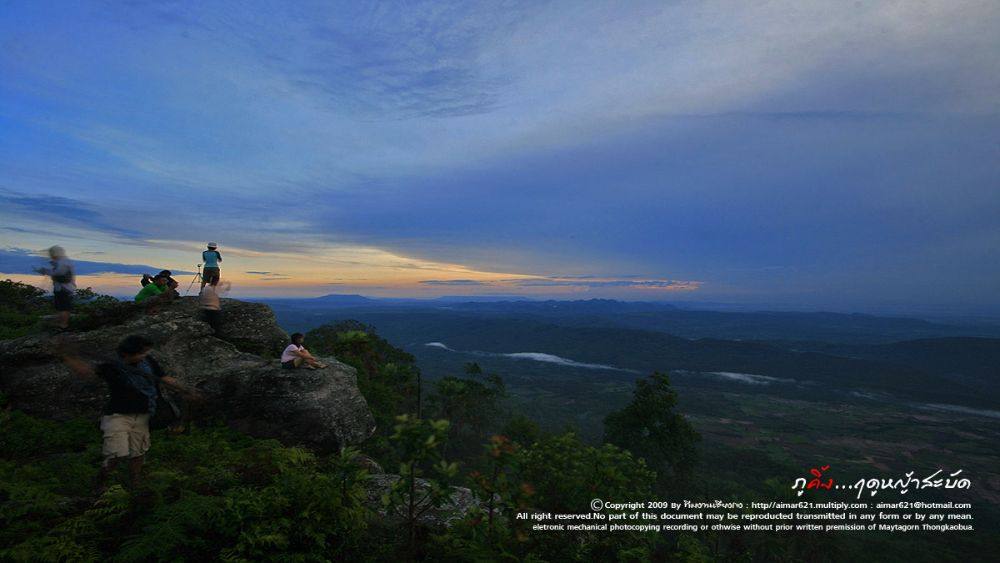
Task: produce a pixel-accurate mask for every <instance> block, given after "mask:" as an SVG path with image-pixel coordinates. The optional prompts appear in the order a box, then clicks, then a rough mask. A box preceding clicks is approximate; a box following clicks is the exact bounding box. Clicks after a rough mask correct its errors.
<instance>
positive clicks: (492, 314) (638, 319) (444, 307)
mask: <svg viewBox="0 0 1000 563" xmlns="http://www.w3.org/2000/svg"><path fill="white" fill-rule="evenodd" d="M260 301H262V302H264V303H267V304H268V305H271V306H272V307H273V308H274V309H275V310H276V311H281V310H290V309H294V310H298V311H299V312H300V313H301V314H304V315H308V316H311V317H321V316H323V314H322V312H323V311H325V310H330V309H343V308H357V309H358V313H357V314H358V315H364V314H367V313H376V312H379V311H381V312H387V311H391V310H393V309H396V310H398V309H400V308H406V309H409V310H411V311H410V313H420V314H424V313H448V314H451V315H454V316H470V317H483V318H532V319H535V320H538V321H541V322H547V323H552V324H558V325H562V326H604V327H618V328H633V329H642V330H652V331H656V332H661V333H666V334H672V335H675V336H681V337H684V338H719V339H725V340H757V341H787V342H789V343H790V342H793V341H805V342H810V341H811V342H812V343H816V342H825V343H832V344H858V345H866V344H888V343H891V342H897V341H903V340H918V339H922V338H946V337H983V338H1000V325H986V324H979V325H954V324H945V323H939V322H931V321H927V320H923V319H915V318H906V317H884V316H875V315H864V314H845V313H829V312H814V313H800V312H773V311H757V312H734V311H705V310H696V309H681V308H678V307H676V306H674V305H671V304H668V303H657V302H629V301H616V300H611V299H589V300H573V301H556V300H547V301H532V300H521V301H511V300H502V301H491V300H485V301H451V298H442V299H440V300H436V299H435V300H427V299H373V298H368V297H363V296H360V295H328V296H324V297H318V298H312V299H266V300H260Z"/></svg>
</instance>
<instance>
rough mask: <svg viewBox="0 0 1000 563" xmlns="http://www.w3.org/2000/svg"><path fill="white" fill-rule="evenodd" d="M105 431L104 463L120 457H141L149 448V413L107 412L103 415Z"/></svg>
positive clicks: (102, 429)
mask: <svg viewBox="0 0 1000 563" xmlns="http://www.w3.org/2000/svg"><path fill="white" fill-rule="evenodd" d="M101 432H103V433H104V446H103V447H102V448H101V453H102V454H103V455H104V464H105V465H107V464H108V462H109V461H110V460H112V459H114V458H118V457H139V456H141V455H143V454H145V453H146V451H147V450H149V414H106V415H104V416H102V417H101Z"/></svg>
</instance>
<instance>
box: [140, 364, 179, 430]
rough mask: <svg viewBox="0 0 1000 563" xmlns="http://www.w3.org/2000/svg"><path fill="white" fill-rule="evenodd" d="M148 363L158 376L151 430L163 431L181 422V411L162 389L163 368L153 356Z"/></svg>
mask: <svg viewBox="0 0 1000 563" xmlns="http://www.w3.org/2000/svg"><path fill="white" fill-rule="evenodd" d="M146 362H147V363H148V364H149V367H150V368H152V370H153V374H154V375H156V412H155V413H153V416H151V417H149V429H150V430H162V429H164V428H168V427H170V426H173V425H174V424H176V423H178V422H180V420H181V409H180V407H178V406H177V404H176V403H174V401H173V399H171V398H170V397H168V396H166V395H164V394H163V390H162V389H161V388H160V378H161V377H163V375H164V374H163V368H161V367H160V364H159V363H158V362H157V361H156V359H155V358H153V357H152V356H146Z"/></svg>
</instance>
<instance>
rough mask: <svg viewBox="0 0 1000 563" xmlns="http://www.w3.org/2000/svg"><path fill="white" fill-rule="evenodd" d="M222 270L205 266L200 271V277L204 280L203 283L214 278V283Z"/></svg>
mask: <svg viewBox="0 0 1000 563" xmlns="http://www.w3.org/2000/svg"><path fill="white" fill-rule="evenodd" d="M221 273H222V271H221V270H220V269H219V268H209V267H208V266H205V268H204V269H203V270H202V271H201V279H203V280H205V283H212V281H213V280H214V281H215V282H216V283H218V281H219V275H220V274H221Z"/></svg>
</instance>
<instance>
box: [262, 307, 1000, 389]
mask: <svg viewBox="0 0 1000 563" xmlns="http://www.w3.org/2000/svg"><path fill="white" fill-rule="evenodd" d="M276 314H277V315H278V319H279V322H280V323H281V324H282V325H283V326H285V327H286V328H288V329H289V330H303V329H306V328H310V326H306V325H311V326H318V325H319V324H322V323H324V322H330V321H333V320H343V319H348V318H350V319H356V320H360V321H362V322H365V323H368V324H371V325H373V326H374V327H375V329H376V330H377V332H378V333H379V334H380V335H382V336H383V337H385V338H387V339H389V340H391V341H393V342H397V343H399V345H402V346H403V347H404V348H406V349H407V350H408V351H410V352H411V353H414V354H417V356H418V359H419V357H420V356H421V353H422V350H421V347H423V346H424V345H425V344H426V343H428V342H442V343H445V344H446V345H447V346H448V347H450V348H453V349H455V350H477V351H482V352H491V353H503V354H509V353H523V352H537V353H545V354H552V355H555V356H559V357H562V358H567V359H570V360H573V361H575V362H586V363H593V364H604V365H611V366H618V367H620V368H625V369H630V370H637V371H639V372H645V373H648V372H652V371H654V370H686V371H698V372H735V373H746V374H754V375H761V376H767V377H777V378H782V379H793V380H796V381H809V382H813V383H815V384H819V386H817V387H816V388H815V392H816V393H818V396H822V395H823V393H824V391H823V389H824V388H825V387H830V388H836V389H840V390H850V389H868V390H876V391H879V392H883V393H888V394H892V395H897V396H901V397H908V398H910V399H921V400H927V401H947V402H955V403H958V404H964V405H969V406H976V407H995V405H996V403H997V389H998V386H997V385H996V382H995V380H987V379H983V378H980V377H977V376H976V375H975V374H974V373H972V372H966V371H964V370H960V369H959V368H961V367H963V366H964V365H965V364H961V363H959V364H949V363H948V361H947V358H949V357H954V354H953V355H952V356H947V357H942V358H941V359H939V360H938V361H936V362H927V363H925V364H923V365H921V364H920V362H919V361H918V360H919V359H918V357H917V356H915V355H913V354H912V353H911V354H910V355H909V356H907V355H906V354H904V351H905V350H904V351H899V352H894V351H895V350H896V349H894V348H891V347H889V348H885V349H879V348H878V347H871V348H872V351H870V352H868V354H869V355H868V356H865V357H862V354H861V353H860V352H857V351H853V350H854V348H851V347H845V346H842V348H843V351H842V352H841V353H843V354H845V355H838V354H837V353H835V352H837V351H838V350H840V348H837V347H833V346H831V347H828V348H829V349H823V350H794V349H789V348H787V347H785V346H782V345H780V344H770V343H766V342H755V341H738V340H728V339H720V338H696V339H689V338H681V337H678V336H672V335H669V334H664V333H662V332H657V331H652V330H642V329H633V328H622V327H617V326H607V325H605V326H566V325H560V324H555V323H553V322H548V321H547V320H545V319H540V318H538V317H534V316H515V315H509V314H505V315H488V314H482V313H470V312H468V311H454V310H451V309H447V310H433V309H419V310H417V309H408V310H394V309H386V308H378V309H357V308H355V309H340V310H337V311H335V312H333V311H331V312H328V313H325V314H324V313H321V312H317V311H313V312H311V313H309V314H308V315H303V314H301V313H300V312H296V311H290V310H285V311H282V310H280V309H278V310H276ZM859 350H862V351H864V350H869V348H867V347H864V346H862V347H860V348H859ZM847 351H853V352H852V355H847V354H846V352H847ZM428 353H430V352H428ZM435 353H438V354H439V352H435ZM894 353H895V354H896V355H893V354H894ZM928 353H930V352H928ZM955 354H958V352H957V351H956V352H955ZM899 357H907V358H911V361H906V362H901V361H899V359H898V358H899ZM551 369H555V368H551ZM607 377H616V378H620V377H634V376H623V375H620V374H618V375H615V374H613V373H609V374H608V376H607Z"/></svg>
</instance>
